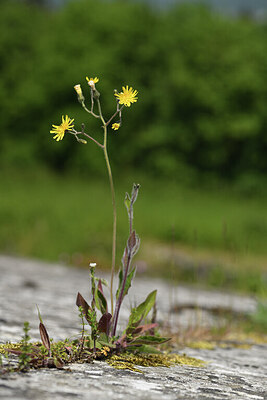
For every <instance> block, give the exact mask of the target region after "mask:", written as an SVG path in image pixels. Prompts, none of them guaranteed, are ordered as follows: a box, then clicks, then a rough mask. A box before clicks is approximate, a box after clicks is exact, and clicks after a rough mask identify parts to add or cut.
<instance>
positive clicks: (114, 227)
mask: <svg viewBox="0 0 267 400" xmlns="http://www.w3.org/2000/svg"><path fill="white" fill-rule="evenodd" d="M97 104H98V110H99V115H100V118H101V121H102V123H103V129H104V143H103V152H104V157H105V161H106V165H107V170H108V176H109V183H110V190H111V196H112V207H113V233H112V264H111V278H110V300H111V315H112V316H113V310H114V304H113V280H114V274H115V263H116V232H117V211H116V199H115V189H114V184H113V177H112V171H111V167H110V162H109V158H108V152H107V124H106V122H105V120H104V118H103V115H102V111H101V106H100V102H99V100H97Z"/></svg>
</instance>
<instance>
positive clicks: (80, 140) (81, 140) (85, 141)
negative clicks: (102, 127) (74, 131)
mask: <svg viewBox="0 0 267 400" xmlns="http://www.w3.org/2000/svg"><path fill="white" fill-rule="evenodd" d="M78 142H79V143H82V144H87V140H84V139H78Z"/></svg>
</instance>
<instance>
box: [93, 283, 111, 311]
mask: <svg viewBox="0 0 267 400" xmlns="http://www.w3.org/2000/svg"><path fill="white" fill-rule="evenodd" d="M95 305H96V307H97V308H98V310H99V311H100V312H101V313H102V314H105V313H106V312H107V308H108V304H107V300H106V298H105V296H104V294H103V292H101V291H100V290H99V289H97V290H96V291H95Z"/></svg>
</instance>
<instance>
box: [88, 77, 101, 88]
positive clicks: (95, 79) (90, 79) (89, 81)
mask: <svg viewBox="0 0 267 400" xmlns="http://www.w3.org/2000/svg"><path fill="white" fill-rule="evenodd" d="M86 80H87V82H88V85H89V86H90V87H91V88H92V89H95V83H97V82H99V79H98V78H97V77H95V78H88V76H87V77H86Z"/></svg>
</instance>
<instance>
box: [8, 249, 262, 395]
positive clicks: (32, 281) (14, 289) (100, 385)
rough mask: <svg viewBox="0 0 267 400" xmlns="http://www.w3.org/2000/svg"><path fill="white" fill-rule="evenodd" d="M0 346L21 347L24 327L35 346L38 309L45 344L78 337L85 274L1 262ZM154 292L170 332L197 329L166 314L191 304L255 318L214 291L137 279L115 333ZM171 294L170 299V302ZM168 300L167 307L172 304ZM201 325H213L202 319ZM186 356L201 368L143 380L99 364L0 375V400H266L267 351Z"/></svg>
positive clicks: (166, 371)
mask: <svg viewBox="0 0 267 400" xmlns="http://www.w3.org/2000/svg"><path fill="white" fill-rule="evenodd" d="M0 276H1V280H0V304H1V309H0V341H1V342H2V343H3V342H6V341H13V342H14V341H19V340H20V338H21V335H22V327H23V322H24V321H29V322H30V324H31V328H32V329H31V332H30V333H31V337H32V338H33V339H34V340H39V331H38V324H39V321H38V316H37V312H36V307H35V304H38V306H39V308H40V311H41V314H42V318H43V320H44V322H45V325H46V327H47V329H48V331H49V334H50V336H51V337H53V338H54V339H55V340H58V339H64V338H66V337H70V336H72V335H78V333H79V318H78V314H77V310H76V306H75V299H76V294H77V291H80V292H81V293H82V294H83V296H84V297H85V298H88V296H89V273H88V271H86V270H79V269H72V268H68V267H64V266H60V265H50V264H46V263H41V262H39V261H32V260H31V261H30V260H21V259H15V258H12V257H5V256H1V257H0ZM155 288H157V289H158V310H159V312H158V318H159V321H160V322H161V323H162V324H170V325H171V326H172V328H173V329H177V327H178V328H179V326H181V325H183V326H186V325H188V324H191V325H192V324H194V321H195V323H196V324H199V321H200V320H199V317H198V316H195V314H196V311H195V310H187V312H186V313H185V312H184V313H179V314H178V315H177V314H175V313H170V306H171V305H172V304H176V303H177V302H178V303H179V304H180V305H181V304H188V303H190V304H195V305H197V306H203V307H205V309H207V310H208V308H209V307H210V306H211V305H212V306H213V307H215V306H222V307H228V308H231V309H233V310H235V311H236V312H243V311H246V312H253V310H255V307H256V303H255V300H254V299H252V298H249V297H243V296H237V295H230V294H225V293H219V292H215V291H204V290H196V289H192V288H186V287H181V286H178V287H170V285H168V284H166V283H164V282H162V281H160V280H151V279H143V278H142V279H137V280H136V281H135V282H134V287H133V288H132V289H131V292H130V296H129V300H128V301H127V300H126V302H125V305H124V307H123V310H122V315H121V321H120V322H121V328H123V325H124V323H125V320H126V318H127V315H128V311H129V308H130V306H131V305H133V304H135V303H136V302H140V301H141V300H143V299H144V298H145V297H146V295H147V294H148V293H149V292H150V291H152V290H154V289H155ZM170 293H172V296H170ZM170 301H171V303H170ZM201 323H203V324H209V323H214V320H213V317H212V316H211V315H208V314H207V316H206V317H203V315H202V320H201ZM183 352H185V353H186V354H187V355H189V356H193V357H196V358H199V359H202V360H205V361H208V364H207V365H206V366H205V367H203V368H193V367H188V366H180V365H176V366H173V367H170V368H163V367H157V368H145V367H139V368H140V369H141V370H142V371H143V374H140V373H137V372H132V371H128V370H116V369H114V368H112V367H111V366H109V365H108V364H106V363H105V362H100V361H97V362H94V363H93V364H73V365H71V366H70V370H68V369H67V368H66V369H65V370H54V369H53V370H49V369H46V370H45V369H44V370H32V371H30V372H28V373H24V374H22V373H20V374H18V373H14V374H6V375H2V376H0V398H1V399H16V400H22V399H34V400H35V399H36V400H37V399H38V400H42V399H45V400H47V399H51V398H54V399H56V400H61V399H63V398H64V400H65V399H79V400H83V399H88V398H92V399H93V398H96V399H97V400H102V399H103V400H106V399H107V398H109V399H111V400H112V399H116V400H117V399H124V400H125V399H127V400H128V399H129V400H130V399H143V400H150V399H153V400H155V399H156V400H157V399H164V400H165V399H166V400H179V399H183V400H187V399H199V400H202V399H203V400H204V399H221V400H223V399H231V400H232V399H233V400H234V399H240V400H241V399H242V400H245V399H255V400H265V399H267V383H266V377H267V361H266V360H267V346H266V345H254V346H252V347H251V348H250V349H247V350H244V349H237V348H230V349H222V348H216V349H215V350H198V349H191V348H187V349H183Z"/></svg>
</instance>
